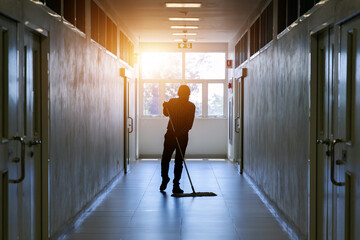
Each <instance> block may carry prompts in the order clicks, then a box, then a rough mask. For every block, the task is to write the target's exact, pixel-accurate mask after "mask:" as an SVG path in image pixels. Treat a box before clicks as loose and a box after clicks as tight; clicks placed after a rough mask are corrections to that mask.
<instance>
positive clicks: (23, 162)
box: [8, 136, 26, 183]
mask: <svg viewBox="0 0 360 240" xmlns="http://www.w3.org/2000/svg"><path fill="white" fill-rule="evenodd" d="M9 140H10V141H19V142H20V143H21V157H20V164H21V165H20V166H21V175H20V177H19V178H18V179H9V181H8V182H9V183H21V182H22V181H23V180H24V178H25V145H26V143H25V137H19V136H14V137H12V138H10V139H9Z"/></svg>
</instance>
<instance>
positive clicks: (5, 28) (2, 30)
mask: <svg viewBox="0 0 360 240" xmlns="http://www.w3.org/2000/svg"><path fill="white" fill-rule="evenodd" d="M16 36H17V25H16V23H15V22H13V21H11V20H9V19H7V18H5V17H3V16H2V15H0V77H1V85H0V111H1V115H0V137H1V143H0V173H1V181H0V182H1V186H0V188H1V191H0V194H1V196H0V198H1V200H0V203H1V206H0V209H1V211H0V223H1V227H0V238H1V239H17V235H18V232H19V227H18V221H19V217H18V213H19V212H18V202H19V201H18V196H19V193H18V184H15V183H14V184H8V179H10V180H9V181H10V182H13V181H18V180H21V179H22V178H23V177H22V176H23V171H22V170H23V168H22V166H23V164H22V163H23V161H22V160H24V159H23V158H21V156H22V154H21V149H23V147H24V141H23V138H22V137H23V135H22V134H21V133H22V131H21V129H20V121H18V119H19V115H18V114H19V111H18V109H19V105H20V100H19V99H20V98H19V80H18V78H17V75H18V69H17V67H16V66H17V50H18V49H17V38H16Z"/></svg>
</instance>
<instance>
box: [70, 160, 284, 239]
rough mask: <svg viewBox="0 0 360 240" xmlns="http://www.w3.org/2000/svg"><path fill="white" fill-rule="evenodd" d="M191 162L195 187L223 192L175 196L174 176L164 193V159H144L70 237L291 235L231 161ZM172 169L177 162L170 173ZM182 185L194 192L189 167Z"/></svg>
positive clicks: (213, 237) (121, 180)
mask: <svg viewBox="0 0 360 240" xmlns="http://www.w3.org/2000/svg"><path fill="white" fill-rule="evenodd" d="M188 168H189V171H190V174H191V177H192V181H193V183H194V187H195V191H199V192H209V191H212V192H215V193H216V194H217V195H218V196H216V197H197V198H173V197H171V196H170V195H171V190H172V184H171V182H170V183H169V184H168V187H167V189H166V193H161V192H159V185H160V182H161V177H160V161H155V160H154V161H144V160H140V161H137V163H135V164H134V166H132V168H131V170H130V172H129V173H128V174H127V175H125V176H122V177H120V179H119V180H118V181H117V182H116V183H114V185H115V186H114V187H113V189H112V190H111V191H110V192H109V193H108V194H107V195H106V196H105V197H104V199H103V200H102V201H101V202H100V203H98V204H97V203H95V204H93V207H92V208H91V210H90V211H89V212H88V213H87V214H85V215H87V216H86V217H85V219H84V221H83V222H81V223H79V224H76V225H78V226H77V227H76V229H74V230H73V232H72V233H71V234H70V235H69V237H68V238H66V239H67V240H85V239H86V240H87V239H89V240H90V239H101V240H115V239H116V240H120V239H134V240H135V239H156V240H161V239H164V240H165V239H166V240H170V239H171V240H174V239H184V240H188V239H199V240H201V239H207V240H211V239H226V240H230V239H244V240H251V239H254V240H255V239H267V240H271V239H274V240H275V239H276V240H282V239H289V236H288V235H287V233H286V232H284V231H283V229H282V227H281V226H280V224H279V223H278V222H277V221H276V219H275V218H274V217H273V215H272V214H271V213H270V211H269V210H268V209H267V208H266V206H265V205H264V203H263V202H262V201H261V199H260V198H259V196H258V195H257V194H256V193H255V191H254V190H253V188H252V187H251V185H250V184H249V183H248V182H247V181H246V179H245V178H244V177H243V176H241V175H240V174H239V173H238V171H237V169H236V167H235V166H234V165H233V164H232V163H231V162H228V161H221V160H215V161H209V160H202V161H199V160H197V161H188ZM172 170H173V162H172V165H171V167H170V172H169V176H170V178H172V177H173V173H172ZM181 186H182V187H183V189H184V190H185V192H191V187H190V185H189V182H188V179H187V176H186V172H185V170H183V175H182V180H181ZM235 186H236V188H235ZM95 205H96V206H95Z"/></svg>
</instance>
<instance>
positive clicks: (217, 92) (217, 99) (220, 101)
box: [208, 83, 224, 116]
mask: <svg viewBox="0 0 360 240" xmlns="http://www.w3.org/2000/svg"><path fill="white" fill-rule="evenodd" d="M223 108H224V84H221V83H209V85H208V115H209V116H218V115H221V114H222V111H223Z"/></svg>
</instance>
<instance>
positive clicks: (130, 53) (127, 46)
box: [120, 32, 134, 67]
mask: <svg viewBox="0 0 360 240" xmlns="http://www.w3.org/2000/svg"><path fill="white" fill-rule="evenodd" d="M120 58H121V60H123V61H124V62H127V63H128V64H129V65H130V66H132V67H133V66H134V44H133V43H132V42H131V41H130V40H129V39H128V38H127V37H126V36H125V34H124V33H123V32H120Z"/></svg>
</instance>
